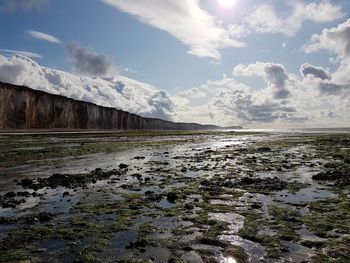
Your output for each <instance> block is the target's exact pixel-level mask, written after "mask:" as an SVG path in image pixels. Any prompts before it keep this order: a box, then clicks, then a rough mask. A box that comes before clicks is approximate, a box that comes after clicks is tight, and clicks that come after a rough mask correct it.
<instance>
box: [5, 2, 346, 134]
mask: <svg viewBox="0 0 350 263" xmlns="http://www.w3.org/2000/svg"><path fill="white" fill-rule="evenodd" d="M349 14H350V1H349V0H333V1H328V0H286V1H282V0H259V1H258V0H176V1H174V0H0V25H1V26H0V36H1V37H0V81H4V82H9V83H13V84H18V85H26V86H28V87H31V88H33V89H38V90H44V91H47V92H50V93H55V94H61V95H64V96H67V97H71V98H74V99H79V100H84V101H90V102H93V103H96V104H99V105H103V106H108V107H115V108H118V109H123V110H127V111H130V112H133V113H136V114H140V115H142V116H147V117H156V118H162V119H167V120H171V121H178V122H179V121H180V122H197V123H203V124H216V125H220V126H234V125H242V126H244V127H249V128H303V127H305V128H307V127H350V114H349V112H350V15H349Z"/></svg>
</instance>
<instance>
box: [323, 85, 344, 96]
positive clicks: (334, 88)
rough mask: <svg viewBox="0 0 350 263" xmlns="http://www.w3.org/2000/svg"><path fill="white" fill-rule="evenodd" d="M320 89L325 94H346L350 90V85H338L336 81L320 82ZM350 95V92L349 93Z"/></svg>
mask: <svg viewBox="0 0 350 263" xmlns="http://www.w3.org/2000/svg"><path fill="white" fill-rule="evenodd" d="M319 89H320V92H321V94H324V95H346V94H345V93H346V92H350V85H338V84H334V83H320V84H319ZM348 95H349V93H348Z"/></svg>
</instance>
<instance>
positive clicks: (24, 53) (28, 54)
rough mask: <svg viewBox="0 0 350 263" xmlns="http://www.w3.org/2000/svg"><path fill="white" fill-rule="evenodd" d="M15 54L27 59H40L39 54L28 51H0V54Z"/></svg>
mask: <svg viewBox="0 0 350 263" xmlns="http://www.w3.org/2000/svg"><path fill="white" fill-rule="evenodd" d="M1 53H2V54H10V55H12V54H16V55H20V56H24V57H28V58H42V56H41V55H40V54H37V53H33V52H29V51H19V50H11V49H0V54H1Z"/></svg>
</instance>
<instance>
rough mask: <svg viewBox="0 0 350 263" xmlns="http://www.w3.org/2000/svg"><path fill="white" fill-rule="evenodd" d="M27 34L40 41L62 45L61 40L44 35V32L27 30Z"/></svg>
mask: <svg viewBox="0 0 350 263" xmlns="http://www.w3.org/2000/svg"><path fill="white" fill-rule="evenodd" d="M27 33H28V34H29V35H31V36H32V37H34V38H37V39H40V40H44V41H48V42H51V43H56V44H59V43H62V42H61V40H59V39H58V38H57V37H55V36H52V35H49V34H46V33H43V32H39V31H35V30H27Z"/></svg>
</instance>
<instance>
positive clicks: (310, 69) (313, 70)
mask: <svg viewBox="0 0 350 263" xmlns="http://www.w3.org/2000/svg"><path fill="white" fill-rule="evenodd" d="M300 73H301V75H302V76H303V77H306V76H307V75H312V76H314V77H316V78H319V79H322V80H325V79H330V76H329V74H328V72H327V71H326V70H325V69H323V68H321V67H315V66H313V65H310V64H307V63H305V64H303V65H301V67H300Z"/></svg>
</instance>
